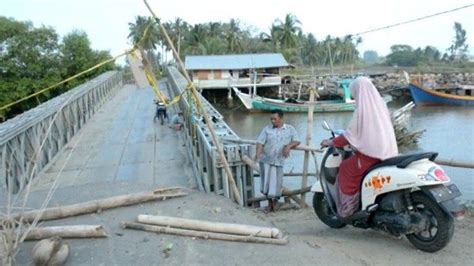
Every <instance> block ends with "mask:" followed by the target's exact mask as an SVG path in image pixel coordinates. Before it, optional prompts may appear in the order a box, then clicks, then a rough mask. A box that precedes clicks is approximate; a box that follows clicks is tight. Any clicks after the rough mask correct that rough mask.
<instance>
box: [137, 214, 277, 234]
mask: <svg viewBox="0 0 474 266" xmlns="http://www.w3.org/2000/svg"><path fill="white" fill-rule="evenodd" d="M137 221H138V222H139V223H142V224H151V225H159V226H166V227H173V228H181V229H189V230H197V231H205V232H213V233H223V234H231V235H243V236H256V237H267V238H281V236H282V235H281V233H280V230H278V229H277V228H271V227H260V226H252V225H243V224H231V223H217V222H209V221H202V220H195V219H184V218H177V217H169V216H156V215H138V218H137Z"/></svg>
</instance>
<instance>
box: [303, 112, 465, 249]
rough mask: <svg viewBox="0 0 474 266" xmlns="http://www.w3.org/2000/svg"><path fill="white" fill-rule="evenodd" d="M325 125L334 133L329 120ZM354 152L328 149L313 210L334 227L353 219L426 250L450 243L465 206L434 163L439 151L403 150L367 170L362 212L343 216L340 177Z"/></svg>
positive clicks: (363, 225) (453, 187) (364, 180)
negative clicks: (338, 197) (338, 200)
mask: <svg viewBox="0 0 474 266" xmlns="http://www.w3.org/2000/svg"><path fill="white" fill-rule="evenodd" d="M323 128H324V129H326V130H329V131H331V133H332V136H333V138H334V137H335V136H336V134H335V133H334V131H333V130H332V129H331V127H330V126H329V124H328V123H327V122H326V121H324V122H323ZM352 152H353V151H352V150H351V149H350V147H345V148H344V149H338V148H334V147H326V148H325V150H324V153H323V159H322V162H321V167H320V176H319V178H318V180H317V182H316V183H315V184H314V185H313V186H312V188H311V191H312V192H314V197H313V208H314V211H315V212H316V215H317V216H318V217H319V219H321V221H322V222H323V223H325V224H326V225H328V226H330V227H332V228H342V227H344V226H345V225H346V224H352V225H353V226H355V227H360V228H374V229H380V230H384V231H386V232H389V233H391V234H393V235H396V236H400V235H405V236H406V237H407V238H408V240H409V241H410V242H411V243H412V244H413V245H414V246H415V247H416V248H418V249H420V250H423V251H426V252H436V251H438V250H440V249H442V248H444V247H445V246H446V245H447V244H448V243H449V241H450V240H451V238H452V236H453V233H454V223H453V221H454V219H453V218H457V219H462V218H463V217H464V209H462V208H461V207H460V206H459V204H458V203H457V201H455V198H457V197H459V196H461V192H460V191H459V189H458V188H457V187H456V185H455V184H453V183H451V182H450V179H449V177H448V176H447V175H446V173H445V172H444V171H443V169H441V167H439V166H438V165H437V164H436V163H434V162H433V161H434V159H435V158H436V156H437V155H438V154H437V153H433V152H428V153H418V154H411V155H401V156H397V157H393V158H389V159H387V160H384V161H382V162H380V163H379V164H377V165H374V166H373V167H371V168H370V169H368V170H367V171H366V173H365V174H364V178H363V179H362V183H361V184H360V186H361V193H360V195H361V198H360V205H359V206H360V209H359V211H357V212H356V213H354V214H353V215H351V216H350V217H344V218H343V217H340V216H339V215H338V214H337V207H336V203H335V199H336V191H337V189H336V176H337V173H338V169H339V165H340V163H341V162H342V160H344V159H346V158H348V157H349V156H351V154H352Z"/></svg>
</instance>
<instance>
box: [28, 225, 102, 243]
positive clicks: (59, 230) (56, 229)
mask: <svg viewBox="0 0 474 266" xmlns="http://www.w3.org/2000/svg"><path fill="white" fill-rule="evenodd" d="M50 237H61V238H101V237H107V234H106V232H105V230H104V228H103V227H102V226H101V225H65V226H48V227H37V228H33V229H31V230H30V231H29V232H28V234H27V236H26V238H25V240H40V239H46V238H50Z"/></svg>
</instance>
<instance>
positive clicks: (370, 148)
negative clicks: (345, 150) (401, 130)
mask: <svg viewBox="0 0 474 266" xmlns="http://www.w3.org/2000/svg"><path fill="white" fill-rule="evenodd" d="M349 88H350V90H351V94H352V97H354V99H355V101H356V110H355V111H354V115H353V117H352V121H351V123H350V125H349V127H348V128H347V130H346V132H345V133H344V136H345V137H346V139H347V140H348V141H349V143H350V144H351V145H352V146H353V147H354V148H356V149H357V150H358V151H359V152H361V153H363V154H364V155H367V156H370V157H372V158H377V159H380V160H385V159H387V158H390V157H394V156H397V155H398V147H397V142H396V140H395V132H394V130H393V125H392V121H391V119H390V113H389V112H388V108H387V105H386V104H385V102H384V100H383V99H382V97H381V96H380V94H379V92H378V91H377V89H376V88H375V86H374V85H373V84H372V82H371V81H370V80H369V79H368V78H365V77H359V78H357V79H356V80H354V81H353V82H352V83H351V85H350V87H349Z"/></svg>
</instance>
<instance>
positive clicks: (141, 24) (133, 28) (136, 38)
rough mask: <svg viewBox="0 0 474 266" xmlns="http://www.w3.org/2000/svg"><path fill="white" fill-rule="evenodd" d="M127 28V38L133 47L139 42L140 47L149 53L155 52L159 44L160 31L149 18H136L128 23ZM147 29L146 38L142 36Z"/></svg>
mask: <svg viewBox="0 0 474 266" xmlns="http://www.w3.org/2000/svg"><path fill="white" fill-rule="evenodd" d="M128 27H129V30H130V33H129V34H128V38H129V39H130V40H131V41H132V43H133V44H134V45H137V44H139V42H141V43H140V44H141V47H143V49H145V50H147V51H149V50H155V49H156V47H157V45H159V44H160V43H161V37H160V36H161V34H160V30H159V28H158V26H157V25H156V23H155V21H154V20H153V19H152V18H151V17H145V16H137V17H136V18H135V22H130V23H128ZM147 28H148V30H147V32H146V36H144V35H145V30H146V29H147Z"/></svg>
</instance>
